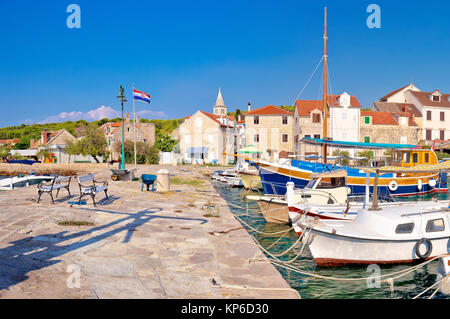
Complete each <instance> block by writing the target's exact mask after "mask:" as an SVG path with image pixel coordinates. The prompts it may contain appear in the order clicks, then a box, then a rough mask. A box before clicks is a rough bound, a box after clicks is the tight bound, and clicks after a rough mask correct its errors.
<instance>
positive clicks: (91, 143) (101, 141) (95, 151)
mask: <svg viewBox="0 0 450 319" xmlns="http://www.w3.org/2000/svg"><path fill="white" fill-rule="evenodd" d="M78 143H79V145H78V146H77V147H75V150H76V151H77V152H79V153H78V154H82V155H83V156H87V155H91V156H92V157H93V158H94V160H95V161H96V162H97V163H100V161H99V160H98V158H97V156H103V155H105V153H106V146H107V143H106V139H105V135H103V132H101V131H99V130H98V129H97V127H96V126H95V125H92V124H91V125H88V127H87V129H86V136H84V137H83V138H82V139H81V140H79V142H78Z"/></svg>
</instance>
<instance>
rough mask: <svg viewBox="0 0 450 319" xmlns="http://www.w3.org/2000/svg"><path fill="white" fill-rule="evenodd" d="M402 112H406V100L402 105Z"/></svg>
mask: <svg viewBox="0 0 450 319" xmlns="http://www.w3.org/2000/svg"><path fill="white" fill-rule="evenodd" d="M403 112H408V106H407V105H406V100H405V104H404V105H403Z"/></svg>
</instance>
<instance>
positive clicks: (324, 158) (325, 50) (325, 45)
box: [323, 7, 328, 164]
mask: <svg viewBox="0 0 450 319" xmlns="http://www.w3.org/2000/svg"><path fill="white" fill-rule="evenodd" d="M327 40H328V37H327V7H325V33H324V35H323V41H324V56H323V61H324V63H323V65H324V71H323V72H324V74H323V139H324V140H325V139H326V138H327V118H328V106H327V102H328V101H327V100H328V96H327V59H328V56H327ZM323 162H324V164H326V163H327V145H326V144H324V145H323Z"/></svg>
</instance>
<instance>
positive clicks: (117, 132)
mask: <svg viewBox="0 0 450 319" xmlns="http://www.w3.org/2000/svg"><path fill="white" fill-rule="evenodd" d="M99 129H100V130H102V131H103V132H104V134H105V138H106V143H107V147H108V151H109V152H110V154H111V155H110V159H113V160H119V158H120V156H121V153H120V152H117V150H116V149H117V145H119V144H120V143H122V122H110V123H105V124H103V125H102V126H101V127H100V128H99ZM124 140H125V141H134V125H133V121H131V120H130V114H129V113H127V114H126V118H125V120H124ZM155 140H156V136H155V124H154V123H141V122H140V121H139V118H136V142H143V143H145V144H147V145H148V146H153V145H154V144H155Z"/></svg>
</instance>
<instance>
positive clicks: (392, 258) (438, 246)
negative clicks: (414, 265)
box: [309, 231, 450, 266]
mask: <svg viewBox="0 0 450 319" xmlns="http://www.w3.org/2000/svg"><path fill="white" fill-rule="evenodd" d="M313 234H314V238H313V240H312V242H311V243H310V244H309V249H310V251H311V254H312V256H313V259H314V261H315V262H316V263H317V264H318V265H320V266H340V265H349V264H397V263H410V262H414V261H420V260H422V259H421V258H419V257H418V256H417V255H416V254H415V247H416V244H417V240H404V241H400V240H391V241H389V240H368V239H359V238H352V237H344V236H340V235H333V234H329V233H325V232H320V231H313ZM430 241H431V243H432V246H433V250H432V253H431V255H430V256H429V257H427V259H430V258H433V257H436V256H439V255H443V254H449V247H450V243H449V238H448V237H444V238H435V239H430Z"/></svg>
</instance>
